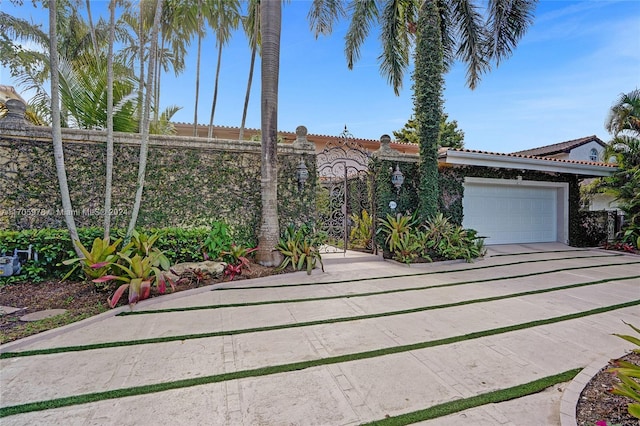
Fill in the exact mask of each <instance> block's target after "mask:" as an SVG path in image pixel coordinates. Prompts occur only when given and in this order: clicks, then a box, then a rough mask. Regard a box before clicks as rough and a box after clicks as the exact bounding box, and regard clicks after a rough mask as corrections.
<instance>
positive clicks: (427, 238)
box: [378, 213, 485, 264]
mask: <svg viewBox="0 0 640 426" xmlns="http://www.w3.org/2000/svg"><path fill="white" fill-rule="evenodd" d="M378 232H380V233H382V234H383V235H384V237H385V239H384V243H385V245H384V249H385V251H386V252H388V253H390V255H391V256H392V257H393V259H395V260H397V261H399V262H403V263H407V264H410V263H413V262H414V261H416V260H417V259H418V258H421V259H423V260H427V261H432V260H433V259H445V260H452V259H464V260H466V261H467V262H471V261H472V260H473V259H475V258H477V257H480V256H483V255H484V252H485V249H484V239H483V237H479V236H478V235H477V232H476V231H475V230H473V229H464V228H463V227H462V226H460V225H455V224H453V223H451V222H450V221H449V219H448V218H447V217H445V216H444V215H443V214H442V213H438V214H437V215H436V216H435V217H434V218H432V219H430V220H428V221H426V222H424V223H421V222H420V221H419V219H418V218H417V217H415V216H412V215H402V214H397V215H396V216H392V215H387V217H386V219H381V220H380V229H379V230H378Z"/></svg>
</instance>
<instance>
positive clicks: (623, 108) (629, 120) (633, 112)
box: [605, 89, 640, 136]
mask: <svg viewBox="0 0 640 426" xmlns="http://www.w3.org/2000/svg"><path fill="white" fill-rule="evenodd" d="M605 127H606V129H607V131H608V132H609V133H612V134H613V135H618V134H619V133H621V132H623V131H625V130H627V131H630V132H635V134H636V136H640V89H635V90H632V91H631V92H629V93H622V94H621V95H620V98H619V99H618V101H617V102H616V103H615V104H614V105H613V106H612V107H611V111H609V116H608V117H607V122H606V124H605Z"/></svg>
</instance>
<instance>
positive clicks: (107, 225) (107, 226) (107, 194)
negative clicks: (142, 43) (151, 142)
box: [87, 0, 116, 238]
mask: <svg viewBox="0 0 640 426" xmlns="http://www.w3.org/2000/svg"><path fill="white" fill-rule="evenodd" d="M89 1H90V0H87V3H89ZM115 17H116V0H110V1H109V45H108V51H107V158H106V165H105V169H106V176H105V186H104V221H103V227H104V238H109V234H110V233H111V190H112V186H113V44H114V43H115V36H116V20H115Z"/></svg>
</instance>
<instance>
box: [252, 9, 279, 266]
mask: <svg viewBox="0 0 640 426" xmlns="http://www.w3.org/2000/svg"><path fill="white" fill-rule="evenodd" d="M281 23H282V5H281V2H280V0H263V1H261V2H260V33H261V38H262V65H261V67H262V70H261V81H262V100H261V105H262V108H261V129H262V162H261V168H260V174H261V179H260V188H261V200H262V217H261V222H260V231H259V234H258V250H257V252H256V260H257V261H258V263H260V264H261V265H264V266H276V265H279V264H280V262H281V260H282V257H281V255H280V252H278V251H277V250H275V247H276V245H277V244H278V240H279V238H280V230H279V226H278V167H277V160H278V159H277V142H278V135H277V133H278V75H279V71H280V27H281Z"/></svg>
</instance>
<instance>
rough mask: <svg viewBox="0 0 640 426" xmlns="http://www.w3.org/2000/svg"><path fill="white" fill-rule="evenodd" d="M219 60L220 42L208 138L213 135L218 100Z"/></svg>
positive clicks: (220, 56)
mask: <svg viewBox="0 0 640 426" xmlns="http://www.w3.org/2000/svg"><path fill="white" fill-rule="evenodd" d="M220 62H222V42H219V43H218V65H217V66H216V82H215V85H214V86H213V103H212V104H211V117H210V118H209V134H208V137H209V138H212V137H213V116H214V114H215V113H216V103H217V102H218V80H219V78H220Z"/></svg>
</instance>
